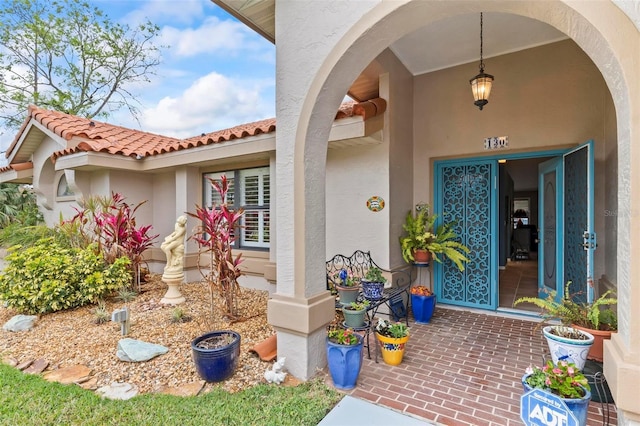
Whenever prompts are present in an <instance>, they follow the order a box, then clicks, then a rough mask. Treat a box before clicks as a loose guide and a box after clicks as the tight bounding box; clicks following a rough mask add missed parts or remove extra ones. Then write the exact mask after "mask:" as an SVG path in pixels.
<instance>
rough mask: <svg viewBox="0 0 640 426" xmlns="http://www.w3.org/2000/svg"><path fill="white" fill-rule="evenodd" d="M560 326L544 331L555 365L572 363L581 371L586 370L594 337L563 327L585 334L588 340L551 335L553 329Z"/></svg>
mask: <svg viewBox="0 0 640 426" xmlns="http://www.w3.org/2000/svg"><path fill="white" fill-rule="evenodd" d="M556 327H558V326H555V325H549V326H546V327H544V328H543V329H542V334H544V337H545V338H546V339H547V344H548V345H549V351H550V352H551V358H552V359H553V362H554V363H555V364H557V363H558V361H567V362H572V363H574V364H575V365H576V367H578V368H579V369H580V370H582V369H583V368H584V363H585V362H586V361H587V355H589V349H590V348H591V345H593V340H594V338H593V335H591V334H590V333H587V332H586V331H582V330H577V329H575V328H571V327H563V328H565V329H570V330H574V331H575V332H577V333H581V334H584V335H586V336H587V337H588V339H586V340H575V339H568V338H566V337H560V336H557V335H555V334H553V333H551V329H553V328H556Z"/></svg>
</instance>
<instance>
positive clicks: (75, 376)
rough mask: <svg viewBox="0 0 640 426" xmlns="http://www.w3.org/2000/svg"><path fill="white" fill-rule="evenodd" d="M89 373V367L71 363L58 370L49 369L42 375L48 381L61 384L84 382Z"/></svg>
mask: <svg viewBox="0 0 640 426" xmlns="http://www.w3.org/2000/svg"><path fill="white" fill-rule="evenodd" d="M90 374H91V369H90V368H89V367H87V366H84V365H72V366H71V367H64V368H60V369H58V370H53V371H49V372H47V373H46V374H45V375H44V379H45V380H48V381H49V382H58V383H62V384H65V385H66V384H70V383H82V382H86V381H87V380H88V378H89V375H90Z"/></svg>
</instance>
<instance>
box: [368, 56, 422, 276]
mask: <svg viewBox="0 0 640 426" xmlns="http://www.w3.org/2000/svg"><path fill="white" fill-rule="evenodd" d="M376 60H377V61H378V63H379V64H380V65H381V66H382V67H383V69H384V70H386V71H387V72H386V73H385V74H384V75H382V76H381V77H380V96H381V97H382V98H384V99H386V100H387V113H386V114H385V120H386V121H385V123H386V126H385V129H384V138H385V139H388V140H389V177H388V179H389V199H388V202H389V203H388V209H389V213H388V215H389V223H388V224H387V233H388V236H389V246H388V248H387V252H386V253H387V256H388V259H386V261H387V262H388V266H389V267H390V268H393V269H395V268H398V267H402V266H404V265H406V263H405V262H404V260H403V259H402V252H401V250H400V243H399V241H398V238H399V237H400V235H401V234H402V232H403V230H402V224H403V223H404V218H405V215H406V214H407V211H409V210H411V209H412V208H413V206H414V204H415V202H414V200H413V187H414V185H422V184H423V183H422V182H414V181H413V161H412V157H413V123H412V120H413V76H412V75H411V73H409V71H407V69H406V68H405V67H404V65H403V64H402V63H401V62H400V61H399V60H398V58H397V57H396V56H395V55H394V54H393V52H391V50H389V49H387V50H385V51H384V52H382V54H380V55H379V56H378V58H377V59H376Z"/></svg>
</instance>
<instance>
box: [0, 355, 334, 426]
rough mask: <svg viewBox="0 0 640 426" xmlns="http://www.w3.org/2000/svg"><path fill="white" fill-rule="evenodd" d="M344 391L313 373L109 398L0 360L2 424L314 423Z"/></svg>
mask: <svg viewBox="0 0 640 426" xmlns="http://www.w3.org/2000/svg"><path fill="white" fill-rule="evenodd" d="M342 396H343V395H342V394H340V393H338V392H336V391H335V390H333V389H331V388H329V387H327V386H325V385H324V383H322V381H321V380H319V379H316V380H311V381H309V382H307V383H304V384H301V385H299V386H296V387H283V386H276V385H258V386H254V387H252V388H250V389H247V390H245V391H242V392H238V393H234V394H230V393H228V392H226V391H223V390H218V389H214V390H213V391H211V392H209V393H206V394H204V395H200V396H196V397H187V398H181V397H175V396H169V395H160V394H145V395H140V396H137V397H135V398H133V399H130V400H128V401H113V400H108V399H103V398H101V397H99V396H97V395H96V394H94V393H93V392H89V391H85V390H83V389H81V388H80V387H79V386H76V385H61V384H59V383H49V382H47V381H45V380H43V379H42V378H41V377H39V376H33V375H28V374H24V373H22V372H20V371H19V370H17V369H15V368H13V367H9V366H7V365H2V364H0V424H1V425H11V426H14V425H15V426H19V425H83V426H84V425H127V426H129V425H150V426H151V425H153V426H157V425H180V426H187V425H199V426H201V425H225V426H234V425H243V426H244V425H316V424H318V422H319V421H320V420H321V419H322V418H323V417H324V416H325V415H326V414H327V413H328V412H329V411H330V410H331V409H332V408H333V407H334V406H335V404H337V403H338V401H339V400H340V399H341V398H342Z"/></svg>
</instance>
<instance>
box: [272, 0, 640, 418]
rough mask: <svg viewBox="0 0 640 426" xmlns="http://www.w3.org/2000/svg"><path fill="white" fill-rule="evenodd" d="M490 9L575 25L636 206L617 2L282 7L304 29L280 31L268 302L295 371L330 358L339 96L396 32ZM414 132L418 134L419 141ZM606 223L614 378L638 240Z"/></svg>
mask: <svg viewBox="0 0 640 426" xmlns="http://www.w3.org/2000/svg"><path fill="white" fill-rule="evenodd" d="M343 3H344V4H343ZM368 7H371V8H369V9H368ZM481 11H482V12H501V13H512V14H519V15H522V16H526V17H529V18H532V19H537V20H540V21H543V22H546V23H548V24H549V25H552V26H553V27H555V28H557V29H559V30H560V31H562V32H564V33H565V34H567V35H568V36H569V37H570V38H571V39H572V40H574V41H575V42H576V43H577V45H578V46H580V48H581V49H582V50H584V52H586V53H587V55H588V56H589V57H590V58H591V60H592V61H593V62H594V63H595V64H596V66H597V67H598V69H599V70H600V72H601V73H602V76H603V78H604V80H605V81H606V84H607V86H608V87H609V90H610V92H611V94H612V98H613V102H614V105H615V113H616V117H617V124H616V126H615V127H616V130H617V142H618V143H617V149H618V154H617V155H618V161H617V163H618V164H617V172H618V173H617V174H618V175H619V176H620V177H619V179H618V180H619V182H621V183H622V184H621V185H620V186H619V188H618V191H617V192H618V194H617V196H616V197H614V199H617V200H618V202H619V205H618V206H617V208H616V210H617V211H625V212H626V213H629V212H630V210H629V209H630V208H632V205H631V200H632V197H631V194H632V193H638V191H639V190H638V189H634V188H637V186H635V187H634V186H633V185H630V184H629V182H632V180H631V177H632V169H631V164H633V159H634V158H637V157H638V154H636V153H635V152H634V151H633V149H632V147H631V144H630V141H631V135H632V133H633V131H634V130H635V129H636V128H638V127H640V126H639V124H638V123H637V120H636V121H633V120H632V118H631V111H632V104H637V103H638V99H637V96H638V95H635V94H634V93H637V91H634V90H632V89H633V88H635V87H636V86H637V84H638V82H637V81H635V80H634V79H637V75H638V70H637V65H636V64H634V63H633V61H632V60H631V59H630V58H631V57H637V54H638V32H637V29H636V28H635V27H633V25H632V24H631V21H629V20H625V17H624V16H623V15H622V12H621V10H620V9H618V7H617V6H616V5H615V4H613V3H610V2H581V3H572V4H571V7H569V6H568V5H567V4H565V3H564V2H559V1H558V2H506V3H502V2H483V1H478V2H460V3H458V2H430V1H407V2H382V3H379V4H375V5H369V4H362V3H360V2H341V3H339V4H337V5H332V7H325V6H323V5H322V4H315V5H311V4H307V3H305V4H304V5H295V4H288V5H287V8H280V9H278V8H276V22H279V27H278V30H279V31H280V33H279V34H304V35H305V36H304V37H288V38H286V39H285V38H283V41H282V43H281V42H280V40H278V41H277V42H278V43H277V44H278V64H277V78H278V87H277V119H278V135H277V142H276V144H277V152H278V156H277V171H276V180H277V188H278V206H277V209H276V211H277V219H278V228H277V241H278V242H277V258H278V290H277V293H276V295H275V296H274V299H273V300H272V301H271V302H270V305H269V318H270V322H271V323H272V324H273V325H274V326H275V327H276V328H277V330H278V348H279V349H278V351H279V355H281V356H287V359H288V362H289V360H291V363H292V364H291V365H290V369H291V371H292V372H293V373H294V374H295V375H297V376H300V377H309V376H310V375H312V374H313V372H314V371H315V368H316V367H318V366H322V365H323V364H324V356H323V350H322V348H323V346H322V344H323V339H324V329H323V325H324V323H326V321H328V319H330V317H331V316H332V311H333V305H332V300H331V298H330V297H328V296H327V294H326V292H325V291H324V288H325V283H324V271H323V260H324V258H325V252H324V248H325V245H324V241H325V238H324V237H325V235H326V232H327V230H326V229H325V228H324V223H325V221H324V209H325V199H324V193H325V188H324V182H325V179H324V172H325V161H326V150H327V140H328V135H329V130H330V124H331V121H332V116H333V114H334V112H335V110H336V109H337V106H338V105H339V103H340V101H341V99H342V98H343V96H344V94H345V93H346V91H347V89H348V87H349V85H350V84H351V82H352V81H353V80H354V79H355V78H356V77H357V75H358V74H359V73H360V71H361V70H362V69H364V68H365V67H366V66H367V64H369V63H370V62H371V61H372V60H373V59H374V58H376V57H377V56H378V55H379V54H380V53H381V52H382V51H383V50H384V49H386V48H387V47H388V46H390V45H391V44H392V43H393V42H394V41H395V40H397V39H398V38H400V37H402V36H404V35H406V34H408V33H410V32H411V31H413V30H415V29H417V28H420V27H422V26H428V25H429V24H430V23H433V22H435V21H437V20H441V19H446V18H447V17H450V16H454V15H457V14H465V13H479V12H481ZM312 16H313V18H311V17H312ZM310 19H311V20H312V21H310ZM393 83H394V82H393V81H392V82H391V84H388V85H387V86H386V90H387V93H386V97H387V101H388V104H389V107H388V112H387V114H388V115H392V114H393V111H395V110H396V108H397V107H399V106H401V105H402V102H399V99H400V97H399V96H401V95H400V94H399V93H397V92H394V90H396V86H395V85H394V84H393ZM381 95H382V94H381ZM382 97H385V96H382ZM407 113H409V114H411V116H412V117H415V114H416V112H415V111H412V110H411V109H410V108H408V111H407ZM414 119H415V118H414ZM416 140H417V139H416V135H413V143H415V141H416ZM414 174H415V172H414ZM405 184H407V183H406V182H405ZM409 184H410V185H414V184H415V182H414V181H412V182H411V183H409ZM391 191H393V188H391ZM412 192H413V195H414V198H417V197H419V196H421V192H420V191H419V190H418V189H417V188H416V187H414V188H413V191H412ZM634 198H635V199H639V198H640V197H637V196H636V197H634ZM418 200H419V199H418ZM407 207H410V205H403V206H401V207H399V208H398V210H397V211H395V212H393V213H391V214H390V224H389V227H390V234H393V233H394V232H396V231H397V230H398V228H399V225H400V221H398V220H397V217H398V216H400V215H401V213H400V212H401V211H402V212H404V211H405V210H406V208H407ZM638 222H639V219H638V218H633V217H630V215H628V214H625V215H620V216H619V217H618V218H617V222H616V225H615V226H617V228H618V229H621V228H623V229H631V227H632V226H635V227H636V228H639V227H640V224H639V223H638ZM608 232H609V236H610V237H611V238H613V239H617V244H616V247H617V253H613V260H612V259H609V260H607V261H605V263H607V269H608V271H611V273H612V274H613V275H615V277H616V281H617V284H618V289H619V290H618V292H619V300H620V306H619V312H620V314H621V315H620V316H621V319H622V321H621V324H620V333H619V336H618V337H617V338H616V339H614V341H613V342H612V343H613V345H611V346H612V347H614V346H615V348H616V349H612V350H611V351H610V353H611V354H612V355H614V354H617V355H615V356H616V357H617V358H616V359H613V358H610V363H609V365H610V366H611V367H607V366H605V368H607V372H606V373H607V377H608V378H609V380H610V381H611V382H612V384H613V385H614V387H616V386H619V387H625V386H628V385H627V384H625V383H626V382H625V379H624V378H623V377H616V376H617V374H618V371H619V370H620V368H622V367H621V365H620V364H621V363H622V362H623V361H622V359H623V354H625V353H628V352H630V351H634V350H638V348H636V347H635V346H633V345H636V346H637V345H638V343H637V342H632V341H631V339H630V336H631V335H632V333H633V331H634V329H633V327H640V326H639V325H638V323H639V322H640V321H638V320H637V319H635V320H633V317H632V313H631V311H632V310H631V303H633V297H631V296H633V294H632V290H631V288H630V273H631V272H633V270H634V268H638V267H637V266H634V265H631V264H630V263H629V261H628V260H629V258H630V255H631V253H633V252H636V251H640V250H639V249H637V248H636V245H637V243H636V245H634V243H633V241H632V240H631V239H630V237H629V234H630V233H629V232H624V233H618V232H617V230H616V229H609V230H608ZM611 251H614V250H613V248H612V250H611ZM392 257H393V255H392V254H390V255H389V258H390V259H391V258H392ZM391 260H392V259H391ZM614 271H615V272H614ZM636 299H637V296H636ZM635 331H636V332H637V331H638V330H635ZM634 348H635V349H634ZM625 362H627V361H625ZM627 368H632V369H634V371H636V372H638V371H640V362H636V363H632V364H627ZM621 402H622V403H621V404H620V403H619V404H618V405H619V407H621V408H622V409H626V407H625V403H624V400H622V401H621ZM627 406H628V405H627ZM629 408H632V407H629Z"/></svg>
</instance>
